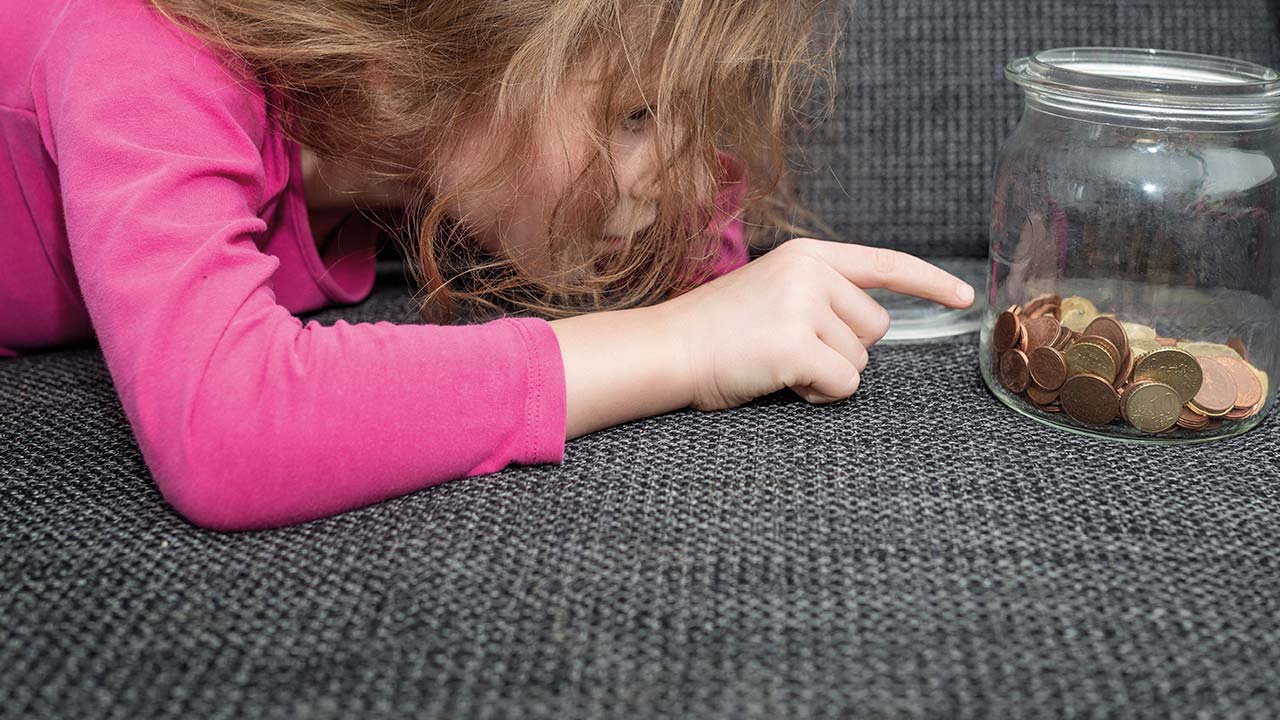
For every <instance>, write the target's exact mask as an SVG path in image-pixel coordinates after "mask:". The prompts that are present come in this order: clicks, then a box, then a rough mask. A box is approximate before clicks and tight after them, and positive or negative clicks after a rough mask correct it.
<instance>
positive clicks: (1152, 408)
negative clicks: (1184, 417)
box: [1124, 382, 1182, 433]
mask: <svg viewBox="0 0 1280 720" xmlns="http://www.w3.org/2000/svg"><path fill="white" fill-rule="evenodd" d="M1180 414H1182V398H1180V397H1178V393H1177V391H1175V390H1174V389H1173V388H1171V387H1169V386H1168V385H1165V384H1164V383H1158V382H1140V383H1137V384H1135V385H1134V386H1132V387H1131V388H1129V390H1128V391H1127V392H1126V393H1125V394H1124V417H1125V419H1126V420H1128V421H1129V423H1130V424H1131V425H1133V426H1134V427H1136V428H1138V429H1139V430H1141V431H1143V432H1149V433H1158V432H1164V431H1165V430H1168V429H1169V428H1171V427H1173V426H1174V425H1176V424H1177V422H1178V416H1179V415H1180Z"/></svg>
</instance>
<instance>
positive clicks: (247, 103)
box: [0, 0, 267, 134]
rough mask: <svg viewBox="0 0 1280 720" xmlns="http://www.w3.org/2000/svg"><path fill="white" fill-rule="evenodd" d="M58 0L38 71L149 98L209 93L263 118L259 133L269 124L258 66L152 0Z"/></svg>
mask: <svg viewBox="0 0 1280 720" xmlns="http://www.w3.org/2000/svg"><path fill="white" fill-rule="evenodd" d="M0 1H4V2H8V1H9V0H0ZM37 4H38V3H37ZM57 4H58V5H60V6H61V7H60V11H59V12H58V13H57V15H56V17H54V18H53V21H52V22H51V23H50V26H49V28H48V33H47V38H46V42H45V43H44V46H43V48H42V51H41V56H40V57H39V58H38V59H37V63H36V65H37V67H36V71H37V72H36V74H37V75H44V76H46V77H48V78H51V79H55V78H56V79H59V80H63V81H74V82H75V84H76V86H77V87H80V88H83V89H84V90H85V91H88V92H92V93H94V94H96V95H108V94H111V95H114V96H116V98H117V99H118V98H119V97H120V96H121V95H125V94H129V93H132V94H133V97H134V98H136V100H137V102H138V103H140V104H144V105H145V104H149V101H150V100H159V101H163V100H165V99H173V100H175V101H180V99H181V98H180V96H186V97H187V98H188V99H194V100H198V99H200V98H206V99H209V100H213V101H216V102H217V103H218V104H219V105H222V106H224V107H225V106H230V107H233V108H234V109H235V110H236V113H235V114H236V115H237V116H238V117H240V118H241V119H243V120H245V121H250V122H251V124H254V125H258V127H257V128H255V129H256V130H257V131H258V133H259V134H260V133H261V132H264V131H265V130H266V129H267V128H266V104H267V103H266V96H265V91H264V89H263V87H262V85H261V84H260V83H259V82H258V81H257V80H256V78H255V76H254V73H253V72H252V70H251V69H250V68H249V67H248V66H246V65H245V64H244V63H243V62H241V61H240V60H238V59H237V58H235V57H234V56H232V55H231V54H229V53H227V52H224V51H221V50H219V49H215V48H214V47H212V46H210V45H208V44H206V43H205V42H204V41H203V40H201V39H200V38H199V37H197V36H196V35H195V34H194V33H193V32H191V31H190V30H189V29H188V28H186V27H184V26H183V25H181V24H180V21H178V20H176V19H173V18H170V17H168V16H166V15H165V14H164V13H162V12H161V11H160V10H159V9H157V8H156V7H155V6H154V5H153V4H152V3H151V2H149V1H148V0H64V2H62V3H57ZM33 79H35V78H33Z"/></svg>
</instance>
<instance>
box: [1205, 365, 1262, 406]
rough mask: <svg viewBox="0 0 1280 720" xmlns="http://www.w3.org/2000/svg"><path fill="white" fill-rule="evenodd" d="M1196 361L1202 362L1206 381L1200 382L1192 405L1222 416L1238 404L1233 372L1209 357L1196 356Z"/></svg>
mask: <svg viewBox="0 0 1280 720" xmlns="http://www.w3.org/2000/svg"><path fill="white" fill-rule="evenodd" d="M1196 362H1198V363H1200V371H1201V373H1203V374H1204V381H1203V382H1202V383H1201V384H1200V390H1199V391H1198V392H1197V393H1196V394H1195V397H1194V398H1192V399H1191V404H1192V406H1194V407H1195V408H1198V409H1200V410H1202V411H1204V414H1205V415H1209V416H1212V417H1220V416H1222V415H1226V414H1227V413H1229V412H1231V409H1232V408H1234V407H1235V406H1236V395H1237V390H1236V382H1235V380H1232V379H1231V372H1230V371H1229V370H1227V368H1226V367H1225V366H1223V365H1221V364H1219V363H1217V362H1214V361H1213V360H1211V359H1209V358H1196ZM1251 374H1252V373H1251ZM1255 379H1256V378H1255Z"/></svg>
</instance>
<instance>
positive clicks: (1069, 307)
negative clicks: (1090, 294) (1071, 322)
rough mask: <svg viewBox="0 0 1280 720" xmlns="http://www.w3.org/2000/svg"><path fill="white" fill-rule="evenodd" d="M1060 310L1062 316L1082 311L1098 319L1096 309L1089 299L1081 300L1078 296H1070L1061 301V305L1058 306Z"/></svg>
mask: <svg viewBox="0 0 1280 720" xmlns="http://www.w3.org/2000/svg"><path fill="white" fill-rule="evenodd" d="M1058 307H1059V309H1061V310H1062V314H1063V315H1066V314H1068V313H1072V312H1075V311H1076V310H1082V311H1084V314H1086V315H1091V316H1093V317H1098V308H1097V306H1096V305H1094V304H1093V301H1092V300H1090V299H1089V298H1083V297H1080V296H1079V295H1072V296H1071V297H1066V298H1063V299H1062V304H1061V305H1059V306H1058Z"/></svg>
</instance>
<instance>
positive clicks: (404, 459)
mask: <svg viewBox="0 0 1280 720" xmlns="http://www.w3.org/2000/svg"><path fill="white" fill-rule="evenodd" d="M832 5H834V3H833V2H831V1H830V0H825V1H824V0H733V1H732V2H731V1H729V0H660V1H657V2H654V1H653V0H645V1H643V2H642V1H641V0H238V1H237V2H226V1H225V0H152V1H151V2H148V1H147V0H49V1H48V2H29V1H28V0H0V15H2V16H3V17H5V18H6V21H5V22H4V23H2V24H0V58H2V59H3V62H0V137H2V138H3V142H0V220H2V221H3V225H2V226H0V227H3V230H2V231H0V233H2V234H0V242H2V244H0V354H6V355H16V354H20V353H28V352H32V351H36V350H39V349H41V348H50V347H55V346H59V345H66V344H70V343H79V342H85V341H89V340H91V339H95V338H96V341H97V342H98V343H99V344H100V345H101V348H102V352H103V355H104V357H105V359H106V363H107V366H108V368H109V370H110V372H111V376H112V379H113V382H114V384H115V386H116V389H117V390H118V392H119V395H120V398H121V402H122V404H123V407H124V411H125V413H126V414H127V416H128V418H129V421H130V423H131V425H132V428H133V430H134V433H135V434H136V436H137V439H138V443H139V446H140V447H141V450H142V453H143V455H144V457H145V459H146V462H147V464H148V467H149V468H150V469H151V471H152V474H153V475H154V477H155V479H156V482H157V484H158V486H159V488H160V490H161V492H162V493H163V494H164V496H165V497H166V498H167V499H168V500H169V502H171V503H172V504H173V506H174V507H175V508H177V509H178V511H179V512H181V513H182V514H184V515H185V516H186V517H188V518H190V519H191V520H192V521H194V522H196V523H198V524H200V525H204V526H207V527H211V528H219V529H238V528H262V527H269V526H276V525H281V524H288V523H296V522H300V521H304V520H308V519H311V518H317V517H321V516H325V515H330V514H333V513H337V512H341V511H344V510H348V509H351V508H355V507H359V506H362V505H366V504H368V503H373V502H376V501H379V500H382V499H385V498H389V497H393V496H397V495H401V494H404V493H407V492H411V491H413V490H417V489H419V488H423V487H426V486H429V485H432V484H435V483H439V482H442V481H445V480H449V479H451V478H459V477H463V476H473V475H479V474H484V473H491V472H495V471H497V470H499V469H501V468H503V467H505V466H507V465H508V464H511V463H549V462H558V461H560V460H561V458H562V456H563V452H564V443H565V440H566V438H573V437H576V436H579V435H582V434H584V433H589V432H592V431H594V430H596V429H599V428H603V427H607V426H610V425H615V424H618V423H622V422H626V421H628V420H632V419H636V418H640V417H645V416H649V415H654V414H657V413H662V412H666V411H670V410H674V409H677V408H683V407H690V406H692V407H694V408H698V409H701V410H716V409H721V408H729V407H733V406H736V405H740V404H742V403H744V402H746V401H748V400H750V399H752V398H755V397H757V396H760V395H763V394H766V393H770V392H774V391H776V390H779V389H781V388H787V387H789V388H792V389H794V390H795V391H796V392H797V393H799V394H800V395H801V396H802V397H803V398H804V399H805V400H807V401H809V402H814V403H823V402H830V401H834V400H837V399H841V398H846V397H848V396H850V395H851V394H852V393H853V392H854V390H855V389H856V388H857V387H858V383H859V379H860V375H859V373H860V372H861V371H862V370H863V369H864V367H865V366H866V363H867V347H869V346H871V345H872V344H874V343H875V342H876V341H878V340H879V339H880V338H881V337H882V336H883V334H884V332H885V331H886V329H887V327H888V318H887V315H886V313H885V311H884V310H883V308H881V307H880V306H878V305H877V304H876V303H875V302H874V301H872V300H871V299H870V297H869V296H868V295H867V294H866V293H865V292H863V290H862V289H860V288H866V287H885V288H890V289H893V290H896V291H900V292H905V293H910V294H913V295H918V296H920V297H924V298H928V299H931V300H934V301H937V302H940V303H944V304H947V305H950V306H953V307H964V306H967V305H968V304H969V303H970V302H971V300H972V298H973V290H972V289H971V288H969V287H968V286H967V285H965V284H963V283H962V282H960V281H959V280H957V279H956V278H953V277H951V276H950V275H947V274H946V273H944V272H942V271H941V270H938V269H937V268H934V267H932V266H930V265H928V264H926V263H924V262H922V261H920V260H917V259H915V258H912V257H909V256H905V255H902V254H898V253H895V252H891V251H886V250H876V249H870V248H863V247H859V246H853V245H843V244H837V243H830V242H821V241H816V240H808V239H800V240H793V241H791V242H787V243H785V244H784V245H782V246H781V247H780V248H779V249H777V250H774V251H773V252H770V253H768V254H767V255H765V256H764V257H762V258H761V259H759V260H757V261H755V262H753V263H751V264H749V265H748V264H746V245H745V238H744V224H743V222H742V219H741V218H742V217H744V216H745V217H747V218H768V217H775V218H776V217H779V215H778V214H777V213H776V212H774V213H769V212H767V210H768V209H769V208H770V207H778V205H777V198H779V197H781V195H780V192H781V191H780V189H779V188H781V187H784V182H783V181H785V179H786V177H785V167H786V166H785V163H784V162H783V158H784V157H785V155H784V153H785V151H786V148H785V145H784V142H783V139H784V138H785V137H786V136H787V130H788V128H789V126H790V123H792V122H793V121H794V120H795V116H796V113H797V112H799V109H800V108H802V107H805V106H806V102H807V98H809V97H810V96H811V95H813V92H812V91H813V89H814V88H815V87H818V86H819V85H818V84H817V81H818V80H820V79H821V78H822V76H823V74H824V73H827V74H829V73H830V69H831V65H832V63H831V54H832V53H831V48H832V45H833V39H834V35H835V32H834V31H833V28H834V27H835V24H834V18H835V16H836V12H837V8H835V7H832ZM748 176H749V177H750V178H751V182H752V189H751V191H750V192H748V190H747V188H746V182H747V177H748ZM397 218H398V219H397ZM393 219H394V220H396V223H395V224H394V225H393V226H391V227H389V228H386V229H388V230H390V231H392V232H394V233H395V234H397V235H398V236H401V237H404V238H406V240H407V244H408V247H409V252H408V256H409V258H410V260H411V263H410V264H411V265H412V266H413V269H414V270H415V272H416V273H417V276H418V277H419V279H420V280H421V281H422V284H423V287H424V288H425V289H426V290H427V291H428V294H427V295H426V297H425V299H424V302H423V310H424V312H425V313H426V314H427V315H428V316H429V317H432V318H435V319H438V320H444V319H448V318H451V317H453V316H455V315H456V314H458V313H459V312H460V311H463V310H466V311H467V312H468V313H474V312H476V311H482V310H485V309H486V308H487V309H495V308H497V309H501V310H507V311H519V312H514V313H513V314H514V315H518V316H519V317H511V316H507V317H503V318H501V319H497V320H494V321H492V322H489V323H487V324H476V325H469V326H464V325H449V324H434V325H403V326H398V325H393V324H390V323H385V322H380V323H373V324H359V325H350V324H347V323H345V322H341V321H340V322H338V323H336V324H335V325H334V326H332V327H322V326H320V325H319V324H318V323H314V322H312V323H309V324H307V325H305V326H304V325H303V324H302V323H301V322H300V321H299V320H298V319H297V318H296V317H294V314H296V313H303V312H308V311H312V310H316V309H318V308H321V307H324V306H327V305H333V304H344V303H355V302H358V301H360V300H362V299H363V298H365V297H366V296H367V295H368V293H369V292H370V289H371V286H372V283H373V269H374V265H373V251H374V247H375V244H374V238H375V237H376V234H377V232H378V230H379V227H378V226H379V225H384V226H385V225H389V224H391V220H393ZM775 225H776V223H775ZM708 281H710V282H708ZM538 316H541V317H551V318H558V319H554V320H552V321H548V320H545V319H541V318H540V317H538ZM472 317H474V315H472Z"/></svg>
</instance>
